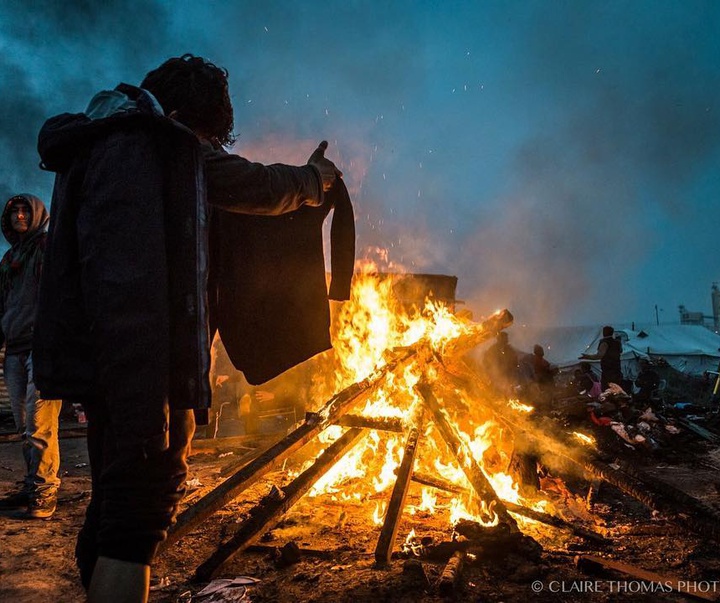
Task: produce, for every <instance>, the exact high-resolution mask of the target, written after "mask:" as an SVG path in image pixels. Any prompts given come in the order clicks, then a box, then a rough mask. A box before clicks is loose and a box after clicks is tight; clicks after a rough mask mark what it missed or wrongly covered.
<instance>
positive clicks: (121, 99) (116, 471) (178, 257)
mask: <svg viewBox="0 0 720 603" xmlns="http://www.w3.org/2000/svg"><path fill="white" fill-rule="evenodd" d="M227 77H228V73H227V71H226V70H224V69H222V68H220V67H217V66H216V65H214V64H213V63H211V62H209V61H207V60H206V59H203V58H201V57H196V56H193V55H189V54H188V55H183V56H181V57H175V58H172V59H169V60H167V61H166V62H164V63H163V64H162V65H160V66H159V67H158V68H157V69H154V70H153V71H151V72H150V73H148V74H147V76H146V77H145V79H144V80H143V82H142V83H141V85H140V87H136V86H131V85H127V84H120V85H119V86H118V87H116V88H115V89H114V90H111V91H104V92H100V93H99V94H98V95H96V96H95V97H94V98H93V99H92V100H91V102H90V104H89V106H88V108H87V110H86V111H85V113H81V114H62V115H59V116H56V117H54V118H51V119H50V120H48V121H47V122H46V123H45V125H44V126H43V127H42V129H41V131H40V135H39V140H38V150H39V153H40V157H41V160H42V164H41V165H42V166H43V167H44V168H45V169H47V170H50V171H53V172H55V173H56V179H55V186H54V190H53V201H52V204H53V205H52V207H53V215H52V218H51V220H50V226H49V233H48V241H47V250H46V256H45V261H46V264H45V269H44V271H43V279H42V283H41V287H40V302H39V308H38V315H37V322H36V328H35V339H34V343H35V347H34V350H35V352H34V353H35V355H36V358H35V361H36V366H35V368H36V381H37V383H38V385H39V387H40V389H41V390H42V391H43V392H45V391H47V392H48V393H52V394H53V396H57V397H63V398H65V399H68V400H70V401H77V402H81V403H82V404H83V407H84V408H85V411H86V415H87V419H88V451H89V456H90V464H91V473H92V495H91V500H90V503H89V506H88V509H87V513H86V518H85V524H84V525H83V528H82V530H81V532H80V534H79V536H78V542H77V547H76V559H77V563H78V567H79V569H80V575H81V579H82V582H83V585H84V586H85V587H86V588H87V589H88V601H90V602H91V603H93V602H99V601H102V602H113V601H123V602H130V601H146V600H147V597H148V588H149V579H150V566H151V563H152V561H153V558H154V556H155V554H156V551H157V548H158V546H159V544H160V542H161V541H162V540H163V539H164V538H165V537H166V535H167V530H168V528H169V526H170V525H171V523H172V521H173V519H174V516H175V513H176V509H177V505H178V503H179V501H180V499H181V498H182V495H183V494H184V489H185V481H186V477H187V463H186V459H187V451H188V446H189V442H190V439H191V437H192V434H193V431H194V426H195V420H194V415H193V410H197V409H204V408H208V407H209V406H210V383H209V379H208V371H209V365H210V341H209V325H208V316H207V274H208V233H207V229H208V220H207V216H208V203H209V204H212V205H214V206H215V207H222V208H224V209H226V210H228V211H235V212H241V213H249V214H260V215H276V214H282V213H284V212H288V211H293V210H295V209H298V208H300V207H302V206H303V205H309V206H320V205H322V203H323V201H324V191H325V190H327V189H329V188H330V187H331V186H332V184H333V182H334V180H335V178H336V177H337V175H338V171H337V169H336V168H335V165H334V164H333V163H332V162H331V161H329V160H328V159H326V158H325V157H324V151H325V148H326V146H327V143H325V144H322V143H321V145H320V146H319V147H318V149H316V151H315V152H314V153H313V154H312V155H311V157H310V159H309V161H308V164H307V165H304V166H289V165H280V164H275V165H268V166H266V165H262V164H259V163H252V162H250V161H248V160H247V159H244V158H242V157H239V156H237V155H232V154H228V153H227V152H225V151H224V150H223V149H222V146H223V145H228V144H230V143H231V142H232V140H233V138H232V128H233V109H232V105H231V103H230V97H229V93H228V81H227Z"/></svg>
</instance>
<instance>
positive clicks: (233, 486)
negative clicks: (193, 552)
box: [160, 348, 417, 550]
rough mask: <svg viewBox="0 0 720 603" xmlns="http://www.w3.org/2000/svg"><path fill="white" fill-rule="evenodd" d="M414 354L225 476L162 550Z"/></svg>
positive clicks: (185, 515)
mask: <svg viewBox="0 0 720 603" xmlns="http://www.w3.org/2000/svg"><path fill="white" fill-rule="evenodd" d="M415 354H417V350H416V349H413V348H407V349H405V350H403V352H402V353H401V354H400V355H398V356H397V357H396V358H395V359H394V360H392V361H391V362H389V363H387V364H385V365H384V366H382V367H380V368H379V369H377V370H376V371H375V372H374V373H373V374H372V375H370V376H369V377H367V378H366V379H364V380H362V381H359V382H358V383H353V384H352V385H350V386H349V387H346V388H345V389H344V390H342V391H340V392H338V393H337V394H335V395H334V396H333V397H332V398H331V399H330V400H328V401H327V402H326V403H325V404H324V405H323V407H322V408H321V409H320V410H319V411H318V412H316V413H308V415H307V416H306V419H305V422H304V423H301V424H300V425H299V426H298V427H297V428H296V429H295V430H294V431H292V432H291V433H289V434H288V435H287V436H285V437H284V438H283V439H282V440H280V441H279V442H276V443H275V444H274V445H273V446H271V447H270V448H268V449H267V450H266V451H265V452H264V453H263V454H261V455H260V456H259V457H258V458H256V459H255V460H254V461H252V462H251V463H248V464H247V465H245V466H243V467H242V468H241V469H240V470H238V472H237V473H234V474H233V475H231V476H230V477H228V478H227V479H226V480H225V481H224V482H222V483H221V484H219V485H218V486H217V487H215V488H214V489H213V490H211V491H210V492H208V493H207V494H206V495H205V496H203V497H202V498H201V499H199V500H198V501H197V502H196V503H195V504H194V505H192V506H191V507H188V508H186V509H185V510H184V511H183V512H182V513H180V515H178V518H177V522H176V523H175V525H173V526H172V527H171V528H170V530H169V531H168V536H167V538H166V540H165V541H164V542H163V543H162V544H161V545H160V546H161V550H162V549H165V548H166V547H168V546H169V545H171V544H173V543H175V542H177V541H178V540H179V539H180V538H182V537H183V536H185V535H186V534H187V533H189V532H191V531H192V530H193V529H194V528H195V527H196V526H198V525H199V524H200V523H202V522H203V521H204V520H205V519H207V518H208V517H210V515H212V514H213V513H215V511H217V510H219V509H221V508H222V507H224V506H225V505H226V504H228V503H229V502H230V501H232V500H233V499H234V498H236V497H237V496H238V495H239V494H240V493H241V492H242V491H243V490H245V489H246V488H247V487H248V486H250V485H252V484H253V483H255V482H256V481H257V480H258V479H260V478H261V477H262V476H263V475H265V474H266V473H269V472H270V471H272V470H273V469H275V468H277V467H279V466H280V465H281V464H282V463H283V461H284V460H285V459H286V458H288V457H289V456H290V455H292V454H293V453H294V452H296V451H298V450H299V449H300V448H302V447H303V446H304V445H305V444H307V443H308V442H309V441H311V440H312V439H313V438H315V437H316V436H317V435H318V434H319V433H320V432H322V431H323V430H324V429H326V428H327V427H328V426H329V425H331V424H332V423H333V422H334V421H335V420H336V419H337V418H338V417H340V416H341V415H342V414H344V413H345V412H346V411H347V410H348V409H349V408H350V407H351V406H352V405H353V404H354V403H356V402H357V399H358V398H359V397H360V396H361V395H363V394H367V393H368V392H369V391H370V390H371V389H373V388H374V387H376V386H377V385H378V384H379V383H380V381H381V380H382V379H383V377H385V375H387V373H389V372H391V371H393V370H395V368H397V367H398V366H399V365H400V364H402V363H403V362H405V361H407V360H409V359H410V358H412V357H413V356H415Z"/></svg>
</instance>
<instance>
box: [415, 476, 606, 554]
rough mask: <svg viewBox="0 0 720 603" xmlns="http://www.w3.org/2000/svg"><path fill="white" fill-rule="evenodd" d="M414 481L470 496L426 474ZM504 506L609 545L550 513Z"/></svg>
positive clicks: (518, 513)
mask: <svg viewBox="0 0 720 603" xmlns="http://www.w3.org/2000/svg"><path fill="white" fill-rule="evenodd" d="M413 481H416V482H418V483H419V484H423V485H425V486H430V487H431V488H437V489H438V490H444V491H446V492H452V493H453V494H469V491H468V490H466V489H465V488H463V487H462V486H458V485H456V484H453V483H452V482H449V481H447V480H444V479H442V478H438V477H433V476H429V475H424V474H415V475H413ZM503 504H504V505H505V506H506V507H507V510H508V511H510V512H511V513H515V514H516V515H522V516H523V517H527V518H528V519H532V520H533V521H538V522H540V523H543V524H545V525H548V526H552V527H554V528H559V529H561V530H568V531H569V532H571V533H572V534H574V535H575V536H580V537H581V538H586V539H587V540H591V541H593V542H596V543H597V544H607V543H608V540H607V539H606V538H604V537H602V536H601V535H600V534H596V533H595V532H592V531H590V530H585V529H583V528H579V527H577V526H574V525H573V524H571V523H568V522H567V521H565V520H564V519H560V518H559V517H555V516H554V515H549V514H548V513H543V512H541V511H535V510H534V509H529V508H528V507H523V506H522V505H518V504H515V503H512V502H509V501H507V500H506V501H503Z"/></svg>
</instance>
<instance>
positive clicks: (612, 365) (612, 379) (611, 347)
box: [580, 326, 624, 391]
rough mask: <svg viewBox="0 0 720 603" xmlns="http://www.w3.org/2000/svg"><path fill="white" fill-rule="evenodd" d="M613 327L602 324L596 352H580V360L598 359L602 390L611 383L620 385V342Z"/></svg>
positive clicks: (621, 376)
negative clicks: (600, 337)
mask: <svg viewBox="0 0 720 603" xmlns="http://www.w3.org/2000/svg"><path fill="white" fill-rule="evenodd" d="M614 333H615V329H613V328H612V327H611V326H604V327H603V329H602V334H603V336H602V339H601V340H600V341H599V342H598V348H597V352H596V353H595V354H581V355H580V358H581V359H582V360H599V361H600V384H601V386H602V388H603V391H604V390H606V389H607V388H608V387H609V385H610V384H611V383H615V384H616V385H618V386H620V387H622V385H623V380H624V377H623V374H622V368H621V367H620V356H621V354H622V343H620V340H619V339H615V337H614Z"/></svg>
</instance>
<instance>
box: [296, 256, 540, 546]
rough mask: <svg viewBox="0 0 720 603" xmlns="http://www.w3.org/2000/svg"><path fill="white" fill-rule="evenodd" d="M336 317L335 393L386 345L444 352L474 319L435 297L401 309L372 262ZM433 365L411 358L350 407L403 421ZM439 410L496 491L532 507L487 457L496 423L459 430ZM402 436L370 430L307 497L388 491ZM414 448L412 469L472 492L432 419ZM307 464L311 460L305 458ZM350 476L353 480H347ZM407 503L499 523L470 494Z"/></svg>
mask: <svg viewBox="0 0 720 603" xmlns="http://www.w3.org/2000/svg"><path fill="white" fill-rule="evenodd" d="M337 318H338V324H337V325H336V328H335V329H334V335H333V337H334V343H333V348H334V350H335V359H336V366H335V367H334V368H335V370H334V371H333V376H334V379H335V382H334V383H333V384H332V385H331V387H332V388H333V391H332V392H330V393H334V392H335V391H339V390H340V389H342V388H344V387H347V386H349V385H351V384H352V383H356V382H358V381H360V380H362V379H365V378H366V377H368V376H369V375H371V374H372V373H373V371H375V370H376V369H377V368H378V367H381V366H383V365H384V364H385V362H386V359H385V357H384V355H385V354H386V353H387V352H388V351H392V350H395V349H397V348H402V347H406V346H410V345H413V344H415V343H417V342H419V341H421V340H422V341H425V342H427V344H428V346H430V348H431V349H432V350H434V351H437V352H442V350H443V346H445V344H446V343H447V342H448V341H453V340H455V339H456V338H458V337H459V336H460V335H462V334H464V333H466V332H470V331H471V330H472V329H477V325H476V324H474V323H466V322H463V321H462V320H461V319H460V318H458V317H457V316H455V315H454V314H453V313H452V312H451V311H450V310H449V309H448V308H447V307H446V306H444V305H442V304H439V303H436V302H431V301H428V302H427V303H426V305H425V308H424V309H423V311H422V312H420V311H409V312H408V311H403V310H402V309H401V308H399V307H398V305H397V302H396V301H395V300H394V298H393V296H392V281H391V279H388V278H385V279H383V278H381V277H380V276H379V275H378V273H377V269H376V267H374V266H371V265H368V266H365V267H364V268H363V271H362V274H359V275H356V277H355V279H354V282H353V288H352V292H351V299H350V300H349V301H348V302H346V303H345V304H344V305H343V307H342V309H341V311H340V313H339V315H338V317H337ZM475 332H477V331H475ZM434 371H435V369H434V368H432V367H431V365H430V364H428V362H427V360H426V359H425V360H424V359H422V358H418V359H417V360H416V361H414V362H412V363H409V364H408V365H407V366H406V368H405V369H404V370H403V371H402V372H401V373H400V372H396V373H389V374H388V375H387V376H386V377H385V379H384V380H383V382H382V383H381V384H379V385H378V387H376V388H375V389H374V390H373V391H372V392H371V393H370V394H369V395H368V397H367V400H366V402H365V403H364V406H363V407H362V408H358V409H353V411H352V412H353V413H355V414H361V415H363V416H365V417H368V418H394V419H401V420H402V421H403V422H407V421H409V420H410V417H412V416H413V414H414V413H413V408H414V406H415V405H416V404H420V403H422V402H421V401H420V400H419V399H418V398H417V395H416V393H415V389H414V388H415V386H416V384H417V383H418V382H419V380H420V378H421V376H423V374H424V378H425V379H427V380H432V379H435V378H438V375H437V374H436V373H435V372H434ZM328 385H330V384H328ZM326 393H328V392H318V394H319V395H320V397H321V399H326V397H324V395H325V394H326ZM463 402H464V403H465V404H466V405H467V406H468V407H472V406H474V405H475V404H474V403H475V401H474V400H463ZM508 404H510V405H511V406H512V408H514V409H515V410H517V411H519V412H531V411H532V410H533V408H532V407H531V406H528V405H525V404H521V403H520V402H519V401H517V400H512V401H509V402H508ZM443 412H444V413H445V416H446V417H447V420H448V422H449V423H451V424H452V425H453V426H454V427H455V429H456V430H457V431H458V434H459V435H460V438H461V440H462V441H463V445H464V446H466V447H467V450H468V452H469V454H468V457H469V456H470V455H471V456H472V459H474V461H475V462H476V463H477V464H478V466H479V467H480V468H481V469H482V471H483V473H484V474H485V475H486V477H487V478H488V480H489V481H490V483H491V484H492V486H493V488H494V489H495V491H496V492H497V494H498V496H499V497H500V498H501V499H502V500H507V501H512V502H515V503H520V504H527V506H530V504H531V503H530V502H528V501H523V500H522V498H521V497H520V495H519V493H518V485H517V484H516V483H514V480H513V478H512V477H511V476H510V475H508V474H506V473H504V472H503V471H500V470H499V468H500V466H503V467H507V463H505V464H504V465H502V463H495V464H493V463H489V462H487V458H488V457H492V458H499V456H501V455H502V451H500V450H499V448H498V444H497V442H499V441H500V440H502V436H503V430H502V428H501V427H500V426H499V425H498V424H497V423H495V422H493V421H486V422H483V423H480V424H479V425H478V424H475V423H474V422H473V421H470V420H468V419H464V420H465V422H464V423H463V425H464V426H465V427H466V429H461V427H460V425H459V424H458V421H457V420H455V418H454V417H453V415H452V413H450V412H447V410H445V411H443ZM342 431H343V428H340V427H337V426H334V427H331V428H328V429H326V430H325V434H324V438H323V440H322V441H323V443H326V444H327V443H329V442H331V441H334V440H336V439H337V438H338V437H339V436H340V435H341V433H342ZM468 432H469V433H468ZM403 442H404V436H401V435H399V434H388V433H387V432H378V431H374V430H370V431H368V434H367V436H366V437H364V438H363V439H362V440H361V441H360V442H359V443H358V444H357V445H356V446H355V447H353V449H352V450H351V451H350V452H349V453H347V454H346V455H344V456H343V457H342V458H341V459H340V460H339V461H338V462H337V463H336V464H335V465H334V466H333V467H332V469H330V470H329V471H328V472H327V473H326V474H325V475H324V476H323V478H322V479H321V480H319V481H318V482H317V483H316V484H315V485H314V487H313V488H312V490H311V491H310V493H309V495H310V496H317V495H320V494H329V495H331V496H333V497H334V498H340V499H343V500H358V501H359V500H364V499H366V498H367V497H371V496H374V495H375V494H376V493H378V492H383V491H386V490H387V489H389V488H391V487H392V486H393V484H394V483H395V480H396V479H397V475H396V471H397V469H398V467H399V465H400V462H401V460H402V456H403V445H404V444H403ZM420 450H421V451H424V452H419V453H418V455H417V456H416V458H415V468H414V469H415V471H416V472H417V471H421V472H426V473H429V474H433V473H434V474H436V475H439V476H441V477H442V478H443V479H444V480H446V481H448V482H450V483H451V484H453V485H454V486H457V487H459V488H461V489H464V490H472V488H471V486H470V484H469V482H468V480H467V477H466V476H465V474H464V472H463V470H462V468H461V467H459V466H458V464H457V462H456V461H455V460H454V459H453V458H452V454H451V453H450V451H448V450H447V447H446V445H445V443H444V442H443V440H442V438H441V437H440V435H439V433H438V431H437V429H434V428H433V423H432V421H431V420H428V421H427V423H426V426H425V429H424V437H423V438H422V439H421V449H420ZM468 460H470V459H469V458H468ZM310 462H312V461H308V463H310ZM351 480H352V485H351V486H349V485H348V483H349V482H350V481H351ZM466 498H467V497H466ZM386 509H387V503H386V502H382V503H381V502H376V504H375V509H374V511H373V512H372V521H373V523H374V524H375V525H378V526H379V525H382V524H383V522H384V516H385V513H386ZM408 509H409V511H410V512H412V511H415V512H418V511H422V512H425V513H428V514H435V513H438V512H439V511H440V510H443V511H447V512H448V515H449V520H450V523H451V524H456V523H457V522H458V521H459V520H460V519H463V518H464V519H468V520H472V521H477V522H478V523H480V524H481V525H484V526H493V525H497V524H498V523H499V518H498V515H497V513H495V511H494V510H493V503H491V504H490V505H488V504H487V503H486V501H477V500H476V499H475V498H474V495H473V499H472V501H462V500H461V499H460V498H459V497H458V498H453V499H452V500H451V502H450V503H449V505H448V504H438V497H437V494H436V493H435V492H434V491H433V490H430V489H428V488H423V489H422V491H421V501H420V502H419V504H416V505H414V507H413V505H408ZM411 537H412V538H414V533H412V532H411V535H408V539H406V543H407V542H409V541H410V540H412V538H411ZM408 546H409V547H410V548H411V549H412V550H413V551H414V550H415V549H414V548H412V547H413V546H417V545H415V544H413V545H408Z"/></svg>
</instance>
